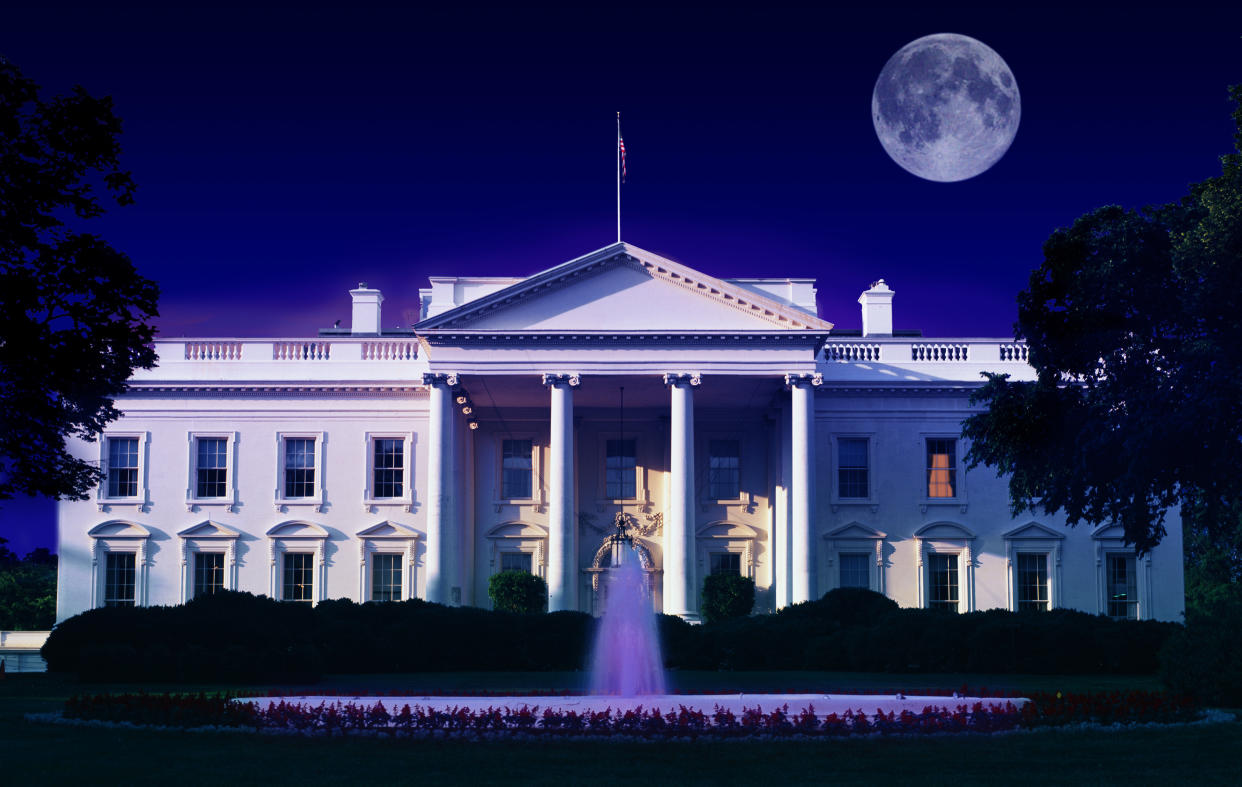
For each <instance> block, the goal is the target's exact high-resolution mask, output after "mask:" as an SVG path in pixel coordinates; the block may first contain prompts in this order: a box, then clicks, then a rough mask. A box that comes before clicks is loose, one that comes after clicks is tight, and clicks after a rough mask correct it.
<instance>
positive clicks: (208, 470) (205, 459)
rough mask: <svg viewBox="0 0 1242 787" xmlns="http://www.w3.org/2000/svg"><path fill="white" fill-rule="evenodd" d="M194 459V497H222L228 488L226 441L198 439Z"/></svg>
mask: <svg viewBox="0 0 1242 787" xmlns="http://www.w3.org/2000/svg"><path fill="white" fill-rule="evenodd" d="M197 442H198V451H197V456H196V457H195V461H196V464H195V476H196V478H195V497H199V498H211V497H224V496H225V495H226V494H227V487H228V472H229V470H228V466H229V462H228V441H227V440H225V439H224V438H223V437H200V438H198V439H197Z"/></svg>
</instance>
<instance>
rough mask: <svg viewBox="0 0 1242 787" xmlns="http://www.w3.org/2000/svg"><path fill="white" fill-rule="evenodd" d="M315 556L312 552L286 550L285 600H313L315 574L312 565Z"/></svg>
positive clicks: (283, 595) (283, 594)
mask: <svg viewBox="0 0 1242 787" xmlns="http://www.w3.org/2000/svg"><path fill="white" fill-rule="evenodd" d="M314 559H315V556H314V555H313V554H311V553H310V552H286V553H285V561H284V580H285V581H284V583H283V584H284V592H283V593H282V594H281V596H280V597H281V599H283V600H284V601H305V602H307V603H309V602H310V601H312V600H313V598H314V596H313V595H312V594H313V593H314V588H315V574H314V569H313V568H312V566H313V565H314Z"/></svg>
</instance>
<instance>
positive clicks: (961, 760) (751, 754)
mask: <svg viewBox="0 0 1242 787" xmlns="http://www.w3.org/2000/svg"><path fill="white" fill-rule="evenodd" d="M580 681H581V676H580V675H577V674H574V673H560V674H558V673H478V674H470V673H444V674H432V675H400V676H395V675H390V676H376V675H344V676H336V677H333V678H331V679H329V680H326V681H324V682H323V683H321V684H319V685H317V686H315V687H306V688H308V689H312V690H314V689H318V690H320V691H323V690H333V691H352V690H355V689H369V690H375V691H381V690H382V691H387V692H391V691H411V692H414V691H428V690H432V689H436V688H442V689H450V690H451V689H457V690H462V689H473V690H476V691H478V690H488V691H539V690H545V689H547V690H563V689H575V688H578V687H579V684H580ZM674 684H675V685H676V686H677V687H679V688H682V689H685V690H693V691H719V690H729V689H731V690H733V691H739V690H741V691H763V690H781V689H784V688H790V689H794V690H807V689H810V690H816V689H821V688H834V689H844V690H857V691H866V690H868V689H870V690H879V691H883V690H888V689H898V688H900V689H903V690H906V689H917V688H926V687H941V688H956V687H959V686H961V685H962V684H967V685H970V686H972V687H979V686H987V687H989V688H1001V687H1006V686H1012V687H1015V688H1018V689H1025V690H1028V691H1033V690H1040V689H1045V690H1046V689H1051V690H1056V689H1062V690H1067V691H1082V690H1111V689H1122V688H1138V689H1152V688H1158V687H1157V686H1156V685H1155V684H1154V682H1153V681H1152V680H1151V679H1149V678H1147V677H1137V678H1135V677H1120V678H1118V677H1100V676H1020V675H1019V676H1014V675H1005V676H971V677H969V678H963V676H960V675H949V676H943V675H919V676H894V675H859V674H849V675H847V674H827V675H826V674H822V673H677V674H675V675H674ZM142 688H145V689H147V690H153V691H167V690H203V689H209V690H221V689H223V690H227V689H237V688H241V687H230V686H197V685H194V686H191V685H184V686H181V685H179V686H155V685H152V686H142V687H140V686H98V685H82V684H76V683H74V682H72V681H68V680H65V679H63V678H59V677H56V676H48V675H9V676H7V677H6V678H5V679H4V680H3V681H0V773H2V774H3V781H4V783H5V784H14V785H18V784H21V785H33V784H62V783H63V784H70V783H72V784H83V783H91V784H168V783H170V782H176V783H177V785H178V787H181V785H194V784H212V785H219V784H221V783H224V784H226V785H229V787H233V785H246V784H262V785H274V784H299V785H307V784H328V783H338V784H342V783H356V782H367V783H371V782H380V781H382V782H386V783H397V784H402V783H421V784H436V785H441V784H445V785H452V784H469V785H486V784H512V783H514V782H518V783H540V784H560V785H573V784H579V783H587V782H594V783H601V784H678V785H680V784H709V783H710V784H718V783H751V784H827V783H832V784H842V783H845V784H853V783H867V784H877V783H879V784H884V783H893V782H910V781H918V782H919V783H921V784H932V785H936V784H954V785H960V784H993V783H996V782H999V781H1004V782H1007V783H1011V784H1040V785H1048V784H1068V783H1073V784H1152V783H1157V782H1161V781H1167V782H1169V783H1196V784H1235V783H1236V782H1237V766H1236V751H1237V749H1238V748H1239V745H1240V744H1242V724H1237V723H1232V724H1215V725H1210V726H1195V727H1169V728H1154V729H1138V730H1125V731H1114V730H1089V731H1081V730H1072V731H1071V730H1050V731H1043V732H1038V733H1032V734H1018V735H1007V736H997V737H986V738H985V737H958V738H953V737H940V738H934V739H908V740H907V739H888V740H884V739H878V740H871V739H867V740H831V741H817V742H755V741H732V742H696V743H667V742H659V743H612V742H607V741H548V742H540V743H537V744H533V745H532V744H530V743H506V742H488V743H479V742H475V741H470V740H460V741H456V740H455V741H396V742H393V741H381V740H370V739H345V740H333V741H327V740H324V739H322V738H311V739H293V738H277V737H270V736H252V735H247V734H203V733H181V732H150V731H143V730H123V729H91V728H79V727H64V726H57V725H47V724H37V723H30V722H27V721H25V720H24V718H23V715H24V714H25V713H29V712H39V711H54V710H59V708H60V707H61V704H62V703H63V702H64V700H65V698H66V697H67V696H69V695H70V694H72V693H75V692H79V691H131V690H138V689H142ZM286 688H293V687H286Z"/></svg>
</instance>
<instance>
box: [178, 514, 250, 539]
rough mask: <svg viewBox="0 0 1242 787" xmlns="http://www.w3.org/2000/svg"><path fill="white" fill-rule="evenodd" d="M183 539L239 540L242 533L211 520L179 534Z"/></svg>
mask: <svg viewBox="0 0 1242 787" xmlns="http://www.w3.org/2000/svg"><path fill="white" fill-rule="evenodd" d="M177 535H178V536H181V537H182V538H239V537H240V536H241V533H239V532H237V531H236V530H234V529H233V528H231V527H227V526H225V525H222V524H220V523H219V522H213V521H211V520H210V519H208V520H206V521H205V522H200V523H198V524H197V525H193V526H191V527H187V528H186V529H185V530H182V531H181V532H179V533H177Z"/></svg>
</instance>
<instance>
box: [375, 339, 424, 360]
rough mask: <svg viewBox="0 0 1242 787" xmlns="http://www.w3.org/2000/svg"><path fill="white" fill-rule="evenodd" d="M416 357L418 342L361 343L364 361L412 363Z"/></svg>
mask: <svg viewBox="0 0 1242 787" xmlns="http://www.w3.org/2000/svg"><path fill="white" fill-rule="evenodd" d="M417 357H418V342H416V341H413V340H408V339H406V340H397V341H386V342H385V341H375V342H363V343H362V360H364V361H412V360H414V359H415V358H417Z"/></svg>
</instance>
